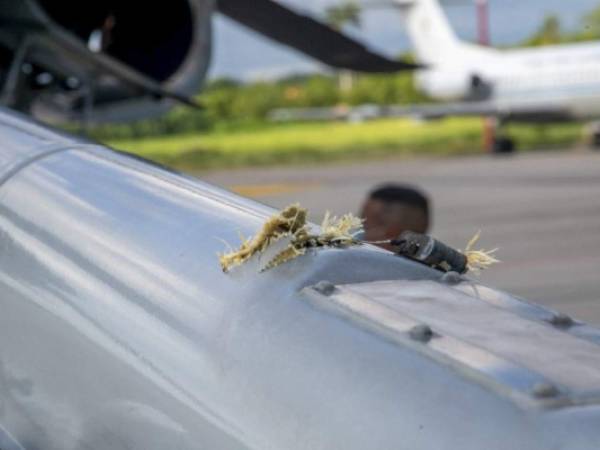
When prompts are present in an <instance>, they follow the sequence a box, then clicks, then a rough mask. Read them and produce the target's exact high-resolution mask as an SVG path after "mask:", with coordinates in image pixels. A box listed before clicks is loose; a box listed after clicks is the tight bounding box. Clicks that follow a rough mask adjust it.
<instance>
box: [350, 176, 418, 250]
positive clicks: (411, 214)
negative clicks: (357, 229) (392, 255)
mask: <svg viewBox="0 0 600 450" xmlns="http://www.w3.org/2000/svg"><path fill="white" fill-rule="evenodd" d="M361 217H362V218H364V219H365V223H364V227H365V235H364V239H365V240H367V241H381V240H386V239H393V238H397V237H398V236H399V235H400V234H401V233H402V232H403V231H407V230H408V231H415V232H417V233H425V232H427V230H428V228H429V201H428V200H427V197H425V195H424V194H422V193H421V192H420V191H418V190H417V189H415V188H413V187H410V186H404V185H396V184H387V185H383V186H379V187H377V188H375V189H374V190H373V191H371V193H370V194H369V197H368V198H367V200H366V201H365V203H364V205H363V208H362V211H361ZM381 247H383V248H386V249H389V248H390V247H389V246H387V245H381Z"/></svg>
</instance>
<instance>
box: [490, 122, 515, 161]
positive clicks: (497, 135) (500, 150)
mask: <svg viewBox="0 0 600 450" xmlns="http://www.w3.org/2000/svg"><path fill="white" fill-rule="evenodd" d="M507 122H508V120H507V118H506V117H499V118H498V119H497V120H496V126H495V129H494V135H493V139H492V142H491V152H492V153H493V154H495V155H509V154H511V153H514V152H515V151H516V149H517V146H516V144H515V140H514V139H513V138H511V137H510V136H508V135H507V134H505V133H503V130H504V127H505V126H506V124H507Z"/></svg>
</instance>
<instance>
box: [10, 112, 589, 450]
mask: <svg viewBox="0 0 600 450" xmlns="http://www.w3.org/2000/svg"><path fill="white" fill-rule="evenodd" d="M1 121H2V120H1V119H0V122H1ZM25 139H27V136H23V140H25ZM71 145H75V147H76V148H74V149H68V150H64V151H61V152H59V153H54V154H51V155H47V156H45V157H43V158H38V159H36V160H35V161H32V162H31V163H30V164H27V165H24V166H23V167H22V168H21V169H20V170H19V171H17V172H15V173H13V175H12V176H11V177H10V178H9V179H8V180H7V181H6V182H5V183H4V184H3V185H2V186H1V187H0V311H1V314H0V425H1V426H2V427H3V429H4V430H6V432H7V433H8V435H9V436H11V437H12V438H13V439H15V440H16V441H18V443H19V444H20V445H21V446H22V447H23V448H24V449H38V448H43V449H45V450H46V449H57V450H58V449H61V450H64V449H83V448H85V449H103V450H106V449H110V450H113V449H114V450H116V449H140V450H142V449H143V450H153V449H154V450H164V449H166V448H172V449H181V450H188V449H190V450H191V449H211V450H221V449H232V450H241V449H255V450H269V449H272V450H283V449H286V450H301V449H302V450H305V449H311V450H331V449H344V450H359V449H360V450H364V449H367V448H368V449H391V448H395V449H407V450H408V449H411V450H419V449H420V450H426V449H427V450H430V449H457V448H460V449H464V450H480V449H481V448H486V449H490V450H500V449H513V448H516V447H517V448H527V449H531V450H536V449H539V450H542V449H544V450H545V449H548V448H553V449H578V450H584V449H591V448H597V446H598V443H599V433H598V429H597V420H598V417H599V415H600V409H599V408H598V407H596V406H592V405H589V406H583V407H573V408H565V409H558V410H546V409H543V408H535V407H526V408H523V407H522V406H520V405H518V404H516V403H515V402H513V401H511V400H510V399H509V398H507V397H506V396H503V395H499V394H498V392H496V391H495V390H493V389H489V388H487V387H486V386H485V385H482V384H479V383H474V382H473V381H472V379H470V378H469V377H466V376H465V375H464V373H463V372H462V371H461V370H457V369H456V367H453V366H451V365H447V364H443V363H440V361H439V360H436V359H435V358H432V357H430V356H429V355H427V354H426V353H423V352H421V351H418V349H415V348H414V347H412V346H409V345H398V344H397V343H394V342H390V340H389V339H388V338H386V337H385V336H381V335H379V334H377V333H372V332H369V331H365V330H364V329H363V328H361V327H360V326H357V324H356V323H354V322H353V321H348V320H345V319H341V318H340V317H338V316H336V315H333V314H331V313H329V312H327V311H323V310H322V309H319V308H314V307H313V306H312V305H311V304H309V303H307V302H306V301H303V299H304V298H305V297H304V294H303V293H302V292H301V291H302V290H303V289H304V288H306V287H307V286H311V285H314V284H315V283H317V282H319V281H320V280H329V281H330V282H331V283H333V284H335V285H339V284H348V283H360V282H370V281H377V280H438V279H439V273H437V272H435V271H433V270H430V269H428V268H426V267H424V266H421V265H418V264H416V263H413V262H410V261H407V260H404V259H401V258H397V257H394V256H392V255H391V254H390V253H387V252H384V251H381V250H377V249H374V248H371V247H364V248H354V249H347V250H325V251H317V252H314V253H310V254H308V255H306V256H303V257H301V258H298V259H297V260H295V261H292V262H290V263H288V264H285V265H282V266H279V267H277V268H275V269H273V270H271V271H268V272H265V273H262V274H259V273H258V268H259V267H260V262H259V261H251V262H250V263H249V264H246V265H244V266H242V267H240V268H238V269H236V270H233V271H232V272H231V273H230V274H224V273H222V272H221V271H220V268H219V265H218V263H217V258H216V253H217V252H219V251H223V250H224V249H225V244H224V243H223V240H224V241H225V242H228V243H231V244H232V245H235V244H236V243H237V242H238V239H239V238H238V234H239V232H241V233H243V234H244V235H251V234H252V233H254V232H256V230H257V229H258V228H259V227H260V226H261V224H262V222H263V221H264V220H265V218H266V217H267V216H268V215H270V214H271V213H272V210H271V209H270V208H267V207H265V206H262V205H259V204H256V203H254V202H251V201H249V200H245V199H242V198H240V197H237V196H235V195H233V194H230V193H228V192H225V191H222V190H220V189H217V188H214V187H212V186H210V185H207V184H204V183H201V182H199V181H195V180H191V179H187V178H185V177H181V176H178V175H176V174H172V173H169V172H166V171H163V170H161V169H159V168H156V167H152V166H148V165H146V164H144V163H142V162H139V161H136V160H133V159H131V158H127V157H124V156H122V155H118V154H116V153H114V152H111V151H110V150H107V149H102V148H99V147H96V148H92V147H86V146H84V145H82V146H80V147H77V143H76V142H75V141H74V142H71V143H69V144H68V146H71ZM1 151H2V149H0V152H1ZM448 289H452V288H451V287H448ZM323 292H327V290H324V291H323ZM473 301H479V300H477V299H473ZM421 345H426V344H421ZM448 351H449V352H451V349H449V350H448ZM482 363H483V362H482Z"/></svg>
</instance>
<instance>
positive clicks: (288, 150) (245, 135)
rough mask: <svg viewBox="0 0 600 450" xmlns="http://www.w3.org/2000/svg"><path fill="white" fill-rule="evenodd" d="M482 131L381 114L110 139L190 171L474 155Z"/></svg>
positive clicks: (543, 131) (545, 139)
mask: <svg viewBox="0 0 600 450" xmlns="http://www.w3.org/2000/svg"><path fill="white" fill-rule="evenodd" d="M482 129H483V127H482V123H481V120H480V119H478V118H468V119H465V118H449V119H445V120H439V121H432V122H424V123H423V122H414V121H412V120H410V119H401V120H397V119H396V120H394V119H381V120H374V121H369V122H363V123H358V124H355V123H339V122H327V123H323V122H319V123H296V124H284V125H273V124H270V125H264V124H263V125H260V126H256V127H255V128H252V129H240V128H238V129H236V131H231V130H228V131H211V132H207V133H196V134H185V135H176V136H165V137H161V138H152V139H143V140H115V141H111V142H110V144H111V145H112V146H113V147H116V148H119V149H124V150H129V151H132V152H134V153H136V154H138V155H140V156H143V157H146V158H150V159H153V160H155V161H157V162H160V163H162V164H165V165H168V166H171V167H175V168H178V169H181V170H187V171H192V170H202V169H207V168H214V167H227V168H231V167H236V166H245V165H271V164H294V163H310V162H324V161H339V160H348V159H351V160H356V159H371V158H374V157H384V156H408V155H416V154H419V155H456V154H466V153H480V152H481V151H482V150H481V145H482V142H483V138H482ZM509 132H510V134H511V135H512V136H513V137H514V138H515V139H516V140H517V142H518V144H519V146H520V148H523V149H534V148H551V147H552V146H556V145H561V146H564V145H568V144H573V143H575V142H578V141H579V139H580V135H581V126H580V125H579V124H563V125H553V126H552V127H548V128H546V127H543V128H539V127H536V126H530V125H511V126H510V129H509Z"/></svg>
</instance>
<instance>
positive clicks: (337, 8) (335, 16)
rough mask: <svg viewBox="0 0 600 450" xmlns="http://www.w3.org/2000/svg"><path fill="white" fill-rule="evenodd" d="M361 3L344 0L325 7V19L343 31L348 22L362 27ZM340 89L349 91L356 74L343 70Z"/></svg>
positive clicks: (340, 77)
mask: <svg viewBox="0 0 600 450" xmlns="http://www.w3.org/2000/svg"><path fill="white" fill-rule="evenodd" d="M360 12H361V9H360V5H359V4H358V3H357V2H356V1H354V0H342V1H341V2H340V3H338V4H337V5H333V6H330V7H328V8H327V9H325V21H326V22H327V23H328V24H329V26H330V27H331V28H333V29H335V30H337V31H341V30H342V28H344V26H345V25H346V24H350V25H353V26H355V27H357V28H358V27H360ZM338 84H339V87H340V90H341V91H343V92H348V91H349V90H351V89H352V85H353V84H354V74H353V73H352V72H351V71H349V70H341V71H340V72H339V75H338Z"/></svg>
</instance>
